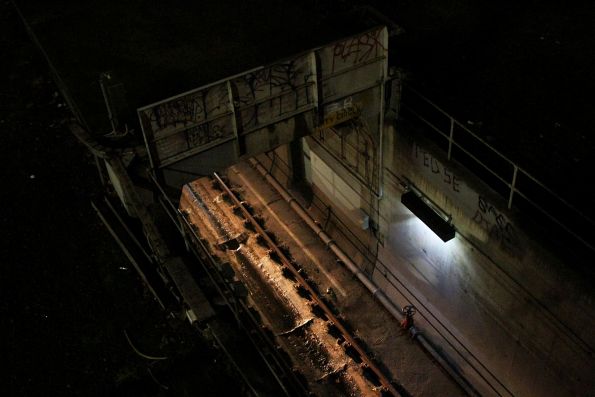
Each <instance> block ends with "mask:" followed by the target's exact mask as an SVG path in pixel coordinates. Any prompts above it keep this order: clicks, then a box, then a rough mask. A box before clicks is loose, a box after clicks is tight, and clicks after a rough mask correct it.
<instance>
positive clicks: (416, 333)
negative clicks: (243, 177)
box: [249, 158, 479, 396]
mask: <svg viewBox="0 0 595 397" xmlns="http://www.w3.org/2000/svg"><path fill="white" fill-rule="evenodd" d="M249 162H250V164H251V165H252V166H253V167H254V168H255V169H256V170H257V171H258V172H259V173H260V174H261V175H262V176H263V177H264V178H265V179H266V180H267V182H269V183H270V184H271V186H273V187H274V188H275V190H276V191H277V192H278V193H279V194H280V195H281V197H282V198H283V199H284V200H285V201H286V202H287V203H288V204H289V206H290V207H291V208H292V209H293V210H294V211H295V212H296V213H297V214H298V215H299V217H300V218H301V219H302V220H303V221H304V222H305V223H306V224H307V225H308V226H309V227H310V228H311V229H312V231H313V232H314V233H315V234H316V235H317V236H318V237H319V238H320V239H321V240H322V242H323V243H324V244H325V245H326V246H327V247H328V248H329V249H331V250H332V251H333V253H334V254H335V255H336V256H337V258H339V260H341V261H342V262H343V263H344V264H345V266H346V267H347V268H348V269H349V270H350V271H351V272H352V273H353V274H354V275H355V276H356V277H357V279H358V280H359V281H360V282H361V283H362V284H363V285H364V286H365V287H366V288H367V289H368V290H369V291H370V292H371V293H372V296H373V297H375V298H376V299H377V300H378V301H379V302H380V303H381V304H382V306H383V307H384V308H385V309H386V310H387V311H388V312H389V313H390V314H391V315H392V316H394V317H395V318H397V319H399V320H402V319H403V317H404V315H403V312H402V311H401V309H400V308H398V307H397V306H395V304H394V303H393V302H392V301H391V300H390V299H389V298H388V297H387V296H386V294H385V293H384V291H383V290H382V289H380V288H379V287H378V286H377V285H376V283H374V281H372V280H370V279H369V278H368V277H367V276H366V274H365V273H364V272H363V271H362V270H361V269H360V268H359V267H358V266H357V265H356V264H355V263H354V262H353V261H352V260H351V259H350V258H349V256H347V255H346V254H345V252H343V250H342V249H341V248H340V247H339V246H338V245H337V243H336V242H335V241H334V240H333V239H332V238H331V237H330V236H329V235H328V234H327V233H326V232H325V231H324V230H323V229H322V227H320V225H318V223H316V222H315V221H314V219H312V217H311V216H310V215H309V214H308V213H307V212H306V210H305V209H304V208H303V207H302V206H301V205H300V203H298V201H297V200H296V199H295V197H293V196H292V195H291V194H290V193H289V192H288V191H287V190H286V189H285V188H284V187H283V186H281V184H280V183H279V182H277V180H276V179H275V177H273V175H271V173H270V172H269V171H268V170H267V169H266V168H265V167H263V165H262V164H261V163H260V162H259V161H258V160H256V159H255V158H251V159H249ZM409 332H410V334H411V336H412V338H414V339H415V340H417V341H418V342H419V343H420V344H421V345H422V347H423V348H424V349H425V350H426V351H428V352H429V353H430V354H431V355H432V357H433V358H434V359H435V360H436V361H438V362H439V363H440V365H441V366H442V367H443V368H444V369H445V370H446V371H447V372H448V373H449V374H450V375H451V376H452V377H453V379H455V381H456V382H457V383H458V384H459V385H460V386H461V387H462V388H463V389H464V390H465V391H466V392H467V393H468V394H469V395H472V396H476V395H479V393H478V392H477V391H476V390H475V389H474V388H473V386H471V385H470V384H469V382H468V381H467V380H466V379H465V378H463V376H462V375H461V374H460V373H459V372H458V371H457V370H456V369H455V368H454V366H453V364H451V363H450V362H449V361H448V360H447V359H445V358H444V357H442V355H440V354H439V353H438V351H437V350H436V348H435V347H434V345H433V344H432V343H431V342H430V341H429V340H428V339H427V338H426V337H425V335H424V334H423V333H422V332H421V331H420V330H419V329H418V328H417V327H415V326H411V327H410V328H409Z"/></svg>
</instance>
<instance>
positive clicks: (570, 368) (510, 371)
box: [374, 127, 595, 396]
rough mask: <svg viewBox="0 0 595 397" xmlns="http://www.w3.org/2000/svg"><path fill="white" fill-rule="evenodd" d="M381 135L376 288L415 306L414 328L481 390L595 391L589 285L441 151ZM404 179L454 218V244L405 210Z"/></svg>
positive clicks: (518, 392) (390, 133)
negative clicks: (382, 235)
mask: <svg viewBox="0 0 595 397" xmlns="http://www.w3.org/2000/svg"><path fill="white" fill-rule="evenodd" d="M385 136H386V137H387V138H386V141H385V143H386V150H387V151H386V154H385V160H386V162H385V166H386V168H387V171H386V172H385V174H384V193H385V194H384V197H383V199H382V204H381V214H382V217H383V218H386V219H387V224H386V225H384V226H383V227H384V228H385V229H386V239H385V241H384V248H383V250H382V252H381V254H380V260H379V263H378V264H377V268H376V271H375V273H374V280H375V281H376V282H377V283H378V284H379V285H380V286H381V287H383V289H385V291H386V292H387V294H389V295H391V296H394V299H395V300H396V301H397V302H398V303H404V302H407V301H410V302H412V303H414V304H415V305H416V306H418V307H419V306H420V305H421V306H422V307H421V308H420V314H422V313H423V316H418V317H420V318H419V321H421V322H422V323H425V327H426V328H427V330H428V331H427V332H428V333H429V334H431V335H432V336H433V337H434V338H435V340H436V342H437V343H438V344H440V345H443V347H444V349H445V353H446V354H447V355H449V356H450V357H451V359H452V360H454V361H455V362H457V365H460V369H461V371H462V372H464V373H465V374H466V375H468V376H469V377H470V378H471V379H475V381H476V384H477V385H479V386H478V389H479V390H481V391H482V392H484V393H485V394H487V395H491V394H493V395H497V394H501V395H523V396H532V395H539V396H548V395H552V396H554V395H556V396H560V395H593V394H592V393H593V392H594V390H595V383H594V380H593V376H592V372H593V369H594V368H595V363H594V361H593V356H592V353H593V345H594V344H595V333H594V332H593V330H594V329H595V318H594V312H595V311H594V310H593V309H594V307H593V305H594V300H593V298H594V294H593V290H592V288H591V286H590V285H589V284H588V282H587V281H586V280H582V279H580V278H579V277H578V276H577V275H575V274H572V273H571V272H570V271H568V270H567V268H566V267H565V266H564V263H563V262H561V261H559V260H558V259H556V258H554V257H553V256H552V254H551V253H549V252H548V251H547V249H545V248H544V247H541V246H540V245H538V243H537V242H535V241H534V240H533V239H532V238H531V237H530V236H528V235H527V234H526V233H525V232H524V231H523V230H522V228H521V227H520V222H519V219H520V218H519V216H520V215H519V214H515V213H514V212H511V211H508V210H507V209H506V203H505V202H504V201H503V200H502V199H501V198H500V197H498V196H497V195H496V194H495V193H493V192H492V191H491V190H490V189H489V188H488V187H487V186H485V185H484V184H482V183H481V182H480V181H479V180H478V179H477V178H475V177H474V176H473V175H472V174H471V173H469V172H468V171H466V170H465V169H463V168H462V167H460V166H458V165H457V164H456V163H453V162H448V161H446V160H445V158H444V155H443V154H442V152H441V151H440V150H437V149H436V148H434V147H433V146H431V145H429V144H428V143H424V142H422V141H419V140H417V139H413V138H411V137H409V136H408V135H407V134H406V133H405V132H403V131H399V132H395V130H394V128H393V127H388V129H387V131H386V133H385ZM399 179H400V180H401V181H409V182H410V183H413V184H414V185H415V186H416V187H417V188H418V189H419V190H421V191H422V192H424V194H426V195H427V196H428V197H429V198H430V199H432V200H433V201H434V202H436V203H437V204H438V205H439V206H440V207H441V208H442V209H443V210H444V211H445V212H446V213H448V214H451V215H452V219H453V223H454V225H455V226H456V228H457V237H456V238H455V239H454V240H452V241H450V242H448V243H446V244H445V243H442V242H441V241H440V240H439V239H438V238H437V237H436V236H435V235H433V233H432V232H431V231H430V230H429V229H427V227H425V225H423V224H422V223H421V222H420V221H419V220H418V219H417V218H416V217H415V216H414V215H412V214H411V212H409V211H408V210H407V209H406V208H404V206H403V205H402V204H401V203H400V195H401V194H402V192H403V188H402V185H401V184H400V183H398V182H399ZM422 317H426V318H422ZM460 352H463V353H460Z"/></svg>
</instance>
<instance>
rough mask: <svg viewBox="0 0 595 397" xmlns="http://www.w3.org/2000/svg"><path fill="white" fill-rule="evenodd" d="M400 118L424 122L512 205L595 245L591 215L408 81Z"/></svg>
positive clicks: (429, 134) (452, 155)
mask: <svg viewBox="0 0 595 397" xmlns="http://www.w3.org/2000/svg"><path fill="white" fill-rule="evenodd" d="M399 119H400V120H401V121H403V120H404V121H408V122H418V123H417V125H419V122H421V124H422V125H423V127H424V128H423V129H422V130H421V131H420V132H421V133H422V134H423V135H424V136H425V137H426V138H428V139H430V140H431V141H432V142H434V143H435V144H437V145H438V146H439V147H440V148H441V149H443V150H444V151H445V153H446V156H447V158H448V160H449V161H450V160H456V161H457V162H458V163H460V164H462V165H464V166H465V167H466V168H467V169H469V170H471V171H472V172H473V173H475V174H476V175H477V176H479V177H480V178H481V179H483V180H484V181H485V182H486V183H487V184H488V185H489V186H490V187H491V188H492V189H493V190H495V191H496V192H498V193H499V194H501V195H502V196H503V198H504V199H505V200H507V205H508V208H509V209H511V208H513V207H514V208H516V209H518V210H520V211H521V212H523V213H525V212H527V213H528V214H531V215H532V216H538V217H539V219H540V220H543V219H545V220H547V221H548V223H550V224H552V225H553V226H555V227H557V228H559V230H560V229H561V230H562V231H563V232H564V233H566V234H567V235H568V236H570V237H571V238H573V239H575V240H576V241H578V242H579V243H580V244H582V245H583V246H584V247H585V248H587V249H588V250H589V251H591V252H592V251H595V242H594V241H593V237H591V234H590V233H589V231H590V230H592V229H593V227H595V222H594V221H593V220H591V219H590V218H589V217H588V216H587V215H585V214H584V213H583V212H582V211H581V210H579V209H578V208H576V207H575V206H574V205H572V204H571V203H569V202H568V201H567V200H565V199H564V198H562V197H561V196H560V195H559V194H557V193H556V192H554V191H553V190H552V189H550V188H549V187H547V186H546V185H545V184H544V183H542V182H541V181H539V180H538V179H537V178H535V177H534V176H533V175H531V174H530V173H528V172H527V171H526V170H524V169H523V168H522V167H520V166H519V165H518V164H517V163H515V162H514V161H512V160H510V158H508V157H507V156H505V155H504V154H502V153H501V152H500V151H498V150H497V149H495V148H494V147H492V146H491V145H490V144H488V143H487V142H486V141H485V140H483V139H482V138H481V137H480V136H478V135H477V134H476V133H474V132H473V131H471V130H470V129H469V128H467V126H465V125H464V124H463V123H461V122H460V121H458V120H457V119H455V118H454V117H452V116H451V115H450V114H449V113H447V112H446V111H444V110H443V109H442V108H440V107H439V106H438V105H436V104H435V103H434V102H432V101H431V100H429V99H428V98H427V97H425V96H424V95H423V94H421V93H420V92H419V91H417V90H415V89H414V88H412V87H409V86H407V85H404V86H403V92H402V96H401V104H400V114H399ZM428 127H429V128H428Z"/></svg>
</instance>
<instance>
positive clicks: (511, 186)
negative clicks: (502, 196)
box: [508, 165, 519, 209]
mask: <svg viewBox="0 0 595 397" xmlns="http://www.w3.org/2000/svg"><path fill="white" fill-rule="evenodd" d="M518 171H519V167H517V166H516V165H515V166H514V171H513V172H512V184H511V185H510V196H508V209H511V208H512V196H513V195H514V191H515V190H516V176H517V174H518Z"/></svg>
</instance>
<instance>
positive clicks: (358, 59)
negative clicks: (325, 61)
mask: <svg viewBox="0 0 595 397" xmlns="http://www.w3.org/2000/svg"><path fill="white" fill-rule="evenodd" d="M382 33H383V29H377V30H374V31H370V32H366V33H364V34H362V35H360V36H355V37H351V38H348V39H346V40H342V41H339V42H337V43H335V45H334V47H333V59H332V67H331V71H332V72H334V71H336V70H339V69H343V68H346V67H350V66H354V65H357V64H360V63H363V62H366V61H369V60H372V59H376V58H378V57H380V56H384V55H385V54H386V53H387V48H386V44H385V42H384V37H383V34H382Z"/></svg>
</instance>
